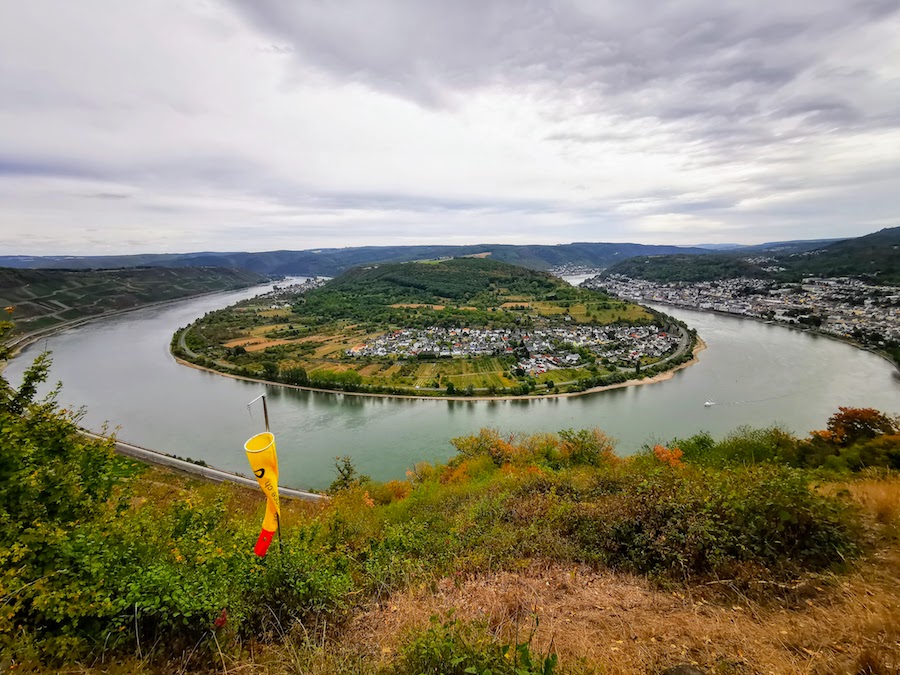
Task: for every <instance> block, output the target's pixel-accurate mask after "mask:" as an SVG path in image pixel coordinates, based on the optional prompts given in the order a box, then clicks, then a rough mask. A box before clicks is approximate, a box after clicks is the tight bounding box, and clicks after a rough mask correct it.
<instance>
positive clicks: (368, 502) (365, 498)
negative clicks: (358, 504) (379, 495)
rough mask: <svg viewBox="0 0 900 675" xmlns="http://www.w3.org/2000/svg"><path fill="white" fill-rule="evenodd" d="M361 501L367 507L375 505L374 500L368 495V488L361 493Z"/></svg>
mask: <svg viewBox="0 0 900 675" xmlns="http://www.w3.org/2000/svg"><path fill="white" fill-rule="evenodd" d="M363 501H364V502H365V503H366V506H368V507H369V508H372V507H373V506H375V500H374V499H372V498H371V497H370V496H369V491H368V490H366V494H365V495H363Z"/></svg>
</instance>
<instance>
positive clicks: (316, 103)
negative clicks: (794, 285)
mask: <svg viewBox="0 0 900 675" xmlns="http://www.w3.org/2000/svg"><path fill="white" fill-rule="evenodd" d="M898 35H900V0H864V1H854V2H847V1H845V0H817V1H816V2H812V0H798V1H797V2H791V3H778V4H777V5H775V4H771V3H766V4H765V5H759V4H757V3H749V2H734V1H728V0H725V1H721V0H715V1H713V0H688V1H685V2H679V3H670V4H667V5H660V4H659V3H654V2H649V0H637V1H635V2H624V1H623V2H606V1H600V0H596V1H588V0H568V1H560V2H536V1H528V0H526V1H519V0H478V1H471V2H470V1H463V2H440V3H429V2H420V1H419V0H396V1H393V2H386V1H379V0H347V1H346V2H340V3H334V2H325V1H324V0H304V1H298V2H292V1H289V0H283V1H280V0H191V1H189V2H176V1H175V0H129V1H128V2H111V1H109V0H106V1H101V0H83V1H81V2H77V3H59V2H49V1H48V0H30V1H29V2H17V1H15V0H0V252H2V253H3V254H7V255H9V254H32V255H65V254H69V255H102V254H124V253H140V252H184V251H200V250H219V251H223V250H227V251H237V250H250V251H258V250H272V249H310V248H318V247H343V246H358V245H401V244H418V243H434V244H468V243H486V242H491V243H567V242H572V241H613V242H616V241H618V242H624V241H633V242H639V243H660V244H696V243H701V242H711V243H716V242H739V243H759V242H763V241H773V240H785V239H810V238H829V237H847V236H857V235H862V234H866V233H869V232H872V231H875V230H878V229H881V228H883V227H890V226H895V225H897V224H898V221H897V213H898V212H900V152H898V148H900V40H898V38H897V36H898Z"/></svg>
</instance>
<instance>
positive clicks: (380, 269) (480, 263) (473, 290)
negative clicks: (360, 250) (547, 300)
mask: <svg viewBox="0 0 900 675" xmlns="http://www.w3.org/2000/svg"><path fill="white" fill-rule="evenodd" d="M569 288H570V286H569V285H568V284H566V283H565V282H563V281H561V280H560V279H558V278H556V277H554V276H552V275H551V274H549V273H547V272H538V271H535V270H528V269H523V268H521V267H517V266H515V265H511V264H508V263H503V262H497V261H496V260H490V259H487V258H451V259H449V260H437V261H430V262H412V263H389V264H386V265H373V266H366V267H357V268H354V269H352V270H350V271H348V272H346V273H344V274H343V275H341V276H340V277H338V278H337V279H335V280H333V281H332V282H331V283H329V284H327V285H326V286H324V287H323V288H321V289H319V290H317V291H315V292H314V293H316V294H320V295H325V294H332V293H346V292H352V293H353V294H356V295H363V296H366V297H369V298H372V299H373V301H376V298H377V302H380V303H383V304H391V303H399V302H405V303H414V302H419V303H440V302H443V301H453V302H456V303H470V302H471V303H475V302H478V300H479V297H480V296H482V295H484V294H486V293H487V294H490V293H494V292H497V291H499V290H500V289H503V290H504V292H505V293H506V294H513V295H527V296H535V295H539V296H544V295H546V294H548V293H553V292H557V293H560V292H566V291H567V290H568V289H569Z"/></svg>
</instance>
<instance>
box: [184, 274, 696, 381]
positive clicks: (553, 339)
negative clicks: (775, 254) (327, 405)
mask: <svg viewBox="0 0 900 675" xmlns="http://www.w3.org/2000/svg"><path fill="white" fill-rule="evenodd" d="M695 344H696V336H695V335H694V334H693V333H692V332H691V331H690V330H689V329H688V328H687V326H685V325H684V324H683V323H681V322H679V321H677V320H675V319H673V318H671V317H669V316H667V315H665V314H662V313H660V312H658V311H656V310H652V309H649V308H647V307H642V306H640V305H637V304H634V303H630V302H626V301H621V300H618V299H615V298H612V297H610V296H609V295H607V294H605V293H602V292H598V291H593V290H588V289H582V288H575V287H573V286H571V285H569V284H567V283H566V282H564V281H562V280H560V279H558V278H556V277H553V276H552V275H550V274H547V273H545V272H536V271H533V270H528V269H524V268H521V267H517V266H514V265H510V264H506V263H501V262H497V261H494V260H489V259H483V258H475V257H467V258H450V259H442V260H429V261H419V262H410V263H399V264H398V263H394V264H383V265H370V266H365V267H359V268H355V269H352V270H349V271H348V272H346V273H344V274H343V275H341V276H340V277H338V278H336V279H334V280H332V281H329V282H327V283H325V284H322V285H320V284H317V283H314V282H313V283H307V284H304V285H302V286H300V287H289V288H280V289H276V290H274V291H272V292H271V293H268V294H265V295H263V296H259V297H257V298H253V299H251V300H246V301H243V302H240V303H238V304H236V305H233V306H231V307H228V308H226V309H223V310H219V311H216V312H211V313H209V314H207V315H205V316H204V317H202V318H201V319H199V320H198V321H196V322H194V323H193V324H191V325H190V326H188V327H186V328H183V329H181V330H179V331H178V332H177V333H176V335H175V336H174V337H173V339H172V351H173V353H174V354H175V355H176V356H178V357H179V358H181V359H183V360H185V361H188V362H191V363H193V364H195V365H199V366H202V367H206V368H210V369H213V370H218V371H221V372H225V373H228V374H232V375H238V376H242V377H249V378H253V379H262V380H266V381H269V382H278V383H283V384H290V385H295V386H303V387H312V388H317V389H326V390H339V391H345V392H360V393H375V394H388V395H400V396H480V397H484V396H487V397H495V396H528V395H532V396H535V395H547V394H551V395H552V394H564V393H573V392H581V391H586V390H589V389H593V388H596V387H602V386H610V385H616V384H621V383H623V382H626V381H629V380H635V379H643V378H648V377H653V376H656V375H659V374H660V373H662V372H665V371H669V370H672V369H674V368H676V367H678V366H679V365H682V364H684V363H686V362H688V361H690V360H691V359H692V358H693V348H694V346H695Z"/></svg>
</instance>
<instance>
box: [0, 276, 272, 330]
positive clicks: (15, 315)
mask: <svg viewBox="0 0 900 675" xmlns="http://www.w3.org/2000/svg"><path fill="white" fill-rule="evenodd" d="M265 280H266V279H265V277H263V276H260V275H259V274H256V273H254V272H247V271H245V270H237V269H223V268H209V267H206V268H190V267H189V268H181V269H165V268H159V267H145V268H141V267H138V268H131V269H115V270H22V269H10V268H3V267H0V307H12V308H14V309H13V311H12V319H13V320H14V321H15V322H16V329H17V332H18V333H28V332H31V331H35V330H41V329H45V328H51V327H53V326H55V325H58V324H61V323H64V322H66V321H72V320H76V319H83V318H87V317H91V316H97V315H100V314H104V313H106V312H112V311H116V310H122V309H132V308H135V307H140V306H141V305H146V304H149V303H151V302H159V301H161V300H175V299H178V298H186V297H189V296H192V295H198V294H200V293H208V292H211V291H225V290H230V289H234V288H243V287H245V286H252V285H254V284H258V283H262V282H264V281H265Z"/></svg>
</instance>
